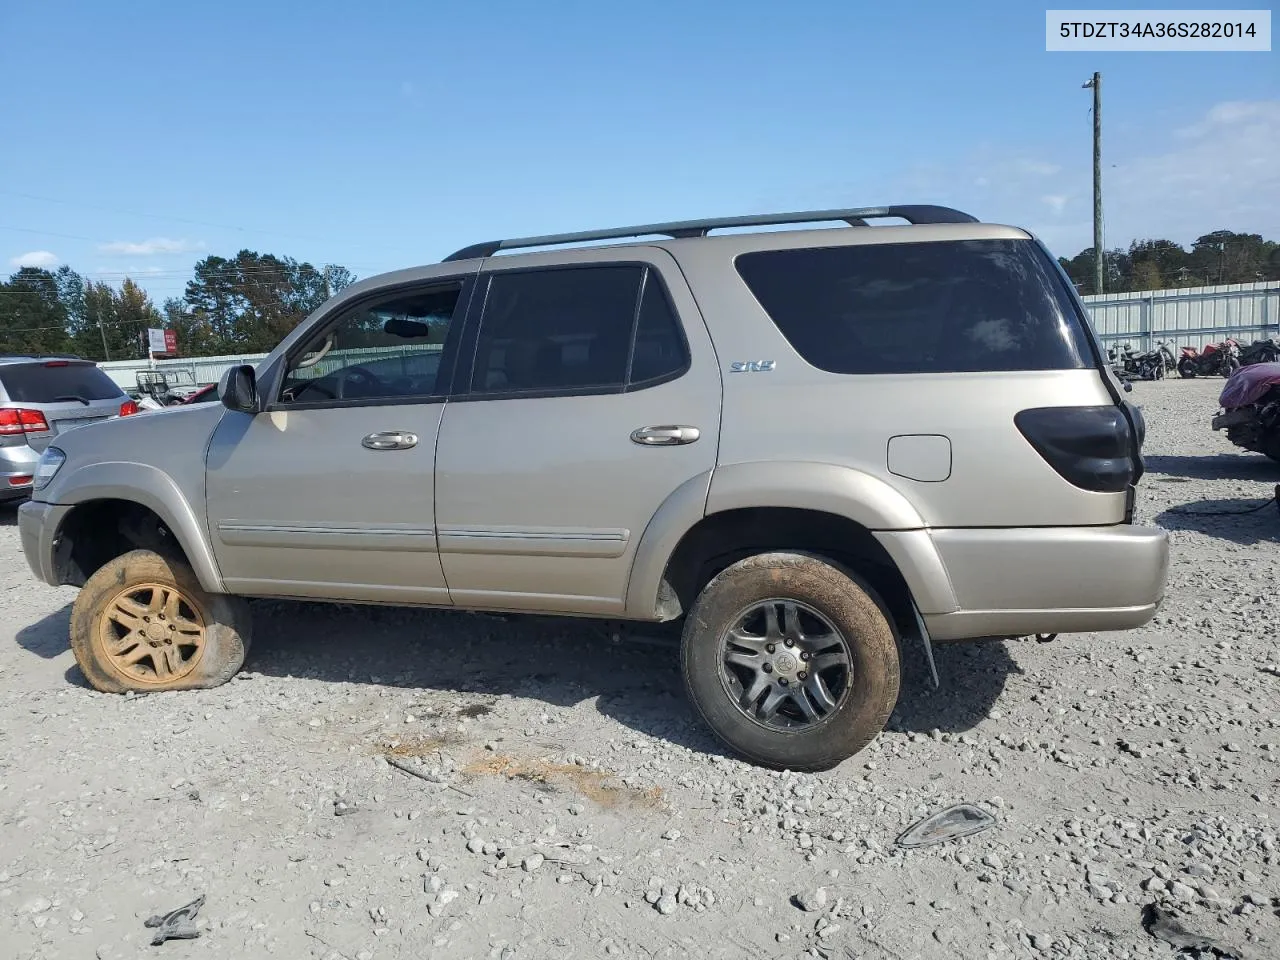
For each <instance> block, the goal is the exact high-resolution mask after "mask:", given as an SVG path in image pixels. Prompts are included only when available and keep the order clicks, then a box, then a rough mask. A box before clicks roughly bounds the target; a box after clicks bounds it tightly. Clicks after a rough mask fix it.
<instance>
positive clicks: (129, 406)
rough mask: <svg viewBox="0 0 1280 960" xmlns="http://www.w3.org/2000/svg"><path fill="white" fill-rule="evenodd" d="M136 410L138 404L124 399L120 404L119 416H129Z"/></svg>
mask: <svg viewBox="0 0 1280 960" xmlns="http://www.w3.org/2000/svg"><path fill="white" fill-rule="evenodd" d="M137 412H138V405H137V404H136V403H134V402H133V401H132V400H126V401H125V402H124V403H122V404H120V416H122V417H131V416H133V415H134V414H135V413H137Z"/></svg>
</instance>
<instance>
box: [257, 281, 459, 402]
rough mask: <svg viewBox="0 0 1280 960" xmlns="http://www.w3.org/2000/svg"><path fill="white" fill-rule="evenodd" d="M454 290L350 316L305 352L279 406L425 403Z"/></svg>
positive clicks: (372, 306) (397, 299)
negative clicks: (415, 399)
mask: <svg viewBox="0 0 1280 960" xmlns="http://www.w3.org/2000/svg"><path fill="white" fill-rule="evenodd" d="M461 293H462V284H461V283H454V284H449V285H447V286H439V287H432V288H430V289H428V290H417V291H413V292H409V293H399V294H396V295H395V296H392V297H388V298H386V299H384V300H375V301H372V302H369V303H365V304H363V305H362V306H360V307H357V308H354V309H352V310H351V311H350V312H349V313H347V314H346V315H344V316H343V317H342V319H340V320H339V321H338V322H337V324H336V325H334V326H332V327H329V328H328V329H327V331H326V332H325V333H323V334H320V335H317V336H316V337H315V338H314V339H313V340H312V341H311V342H310V343H308V344H307V346H306V348H305V350H304V351H303V353H302V354H301V355H300V356H298V357H297V359H295V360H294V361H293V362H292V364H291V365H290V367H289V370H288V372H287V373H286V374H285V379H284V385H283V387H282V388H281V390H280V402H281V403H283V404H290V403H297V404H303V403H324V404H332V403H334V402H338V403H341V402H344V401H358V400H376V399H400V398H405V397H430V396H433V395H436V394H437V393H438V388H437V382H436V381H437V376H438V374H439V371H440V358H441V354H442V353H443V350H444V341H445V337H446V335H447V334H448V332H449V323H450V321H451V320H452V319H453V313H454V310H455V308H456V307H457V305H458V298H459V296H460V295H461Z"/></svg>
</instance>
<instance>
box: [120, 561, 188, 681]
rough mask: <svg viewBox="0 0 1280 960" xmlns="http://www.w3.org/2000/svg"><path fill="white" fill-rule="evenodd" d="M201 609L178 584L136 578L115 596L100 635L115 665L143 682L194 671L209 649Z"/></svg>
mask: <svg viewBox="0 0 1280 960" xmlns="http://www.w3.org/2000/svg"><path fill="white" fill-rule="evenodd" d="M206 629H207V628H206V626H205V622H204V617H203V616H201V613H200V610H199V609H198V608H197V607H196V606H195V604H193V603H192V602H191V600H190V599H189V598H188V597H186V596H185V595H184V594H183V593H182V591H181V590H179V589H178V588H177V587H175V586H173V585H171V584H166V583H155V582H147V583H135V584H130V585H129V586H127V587H125V588H124V589H123V590H121V591H120V592H119V593H117V594H116V595H115V596H113V597H112V598H111V599H110V600H109V601H107V604H106V606H105V608H104V610H103V612H102V614H101V616H99V618H98V636H99V640H100V642H101V644H102V650H103V652H104V653H105V654H106V656H107V659H108V660H109V661H110V663H111V667H112V668H113V669H114V670H116V671H117V672H118V673H120V674H121V675H123V676H125V677H127V678H128V679H129V680H131V681H133V682H135V683H139V684H142V685H161V684H167V683H172V682H174V681H176V680H181V679H182V678H184V677H186V676H188V675H189V674H190V673H191V672H192V671H194V670H195V668H196V667H197V666H198V665H199V663H200V658H201V656H202V655H203V653H204V648H205V639H206Z"/></svg>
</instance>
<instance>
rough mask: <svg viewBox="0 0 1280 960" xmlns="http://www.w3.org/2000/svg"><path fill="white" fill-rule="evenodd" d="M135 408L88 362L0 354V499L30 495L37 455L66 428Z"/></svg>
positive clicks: (134, 410)
mask: <svg viewBox="0 0 1280 960" xmlns="http://www.w3.org/2000/svg"><path fill="white" fill-rule="evenodd" d="M137 412H138V406H137V404H135V403H134V402H133V400H132V399H130V397H129V396H128V394H126V393H125V392H124V391H123V390H122V389H120V387H119V386H117V385H116V383H115V381H113V380H112V379H111V378H110V377H108V376H107V375H106V374H105V373H103V372H102V371H101V370H99V369H98V368H97V366H95V365H94V364H93V363H92V362H90V361H88V360H81V359H80V358H78V357H62V356H26V355H22V356H0V501H5V500H17V499H21V498H24V497H26V496H28V495H29V494H30V493H31V484H32V477H33V476H34V475H35V470H36V464H37V463H38V462H39V460H40V454H41V453H42V452H44V449H45V448H46V447H47V446H49V444H50V443H51V442H52V441H53V440H54V439H55V438H56V437H59V436H61V435H62V434H64V433H66V432H67V431H68V430H70V429H71V428H72V427H79V426H84V425H85V424H88V423H95V422H97V421H100V420H109V419H111V418H112V417H120V416H128V415H130V414H133V413H137Z"/></svg>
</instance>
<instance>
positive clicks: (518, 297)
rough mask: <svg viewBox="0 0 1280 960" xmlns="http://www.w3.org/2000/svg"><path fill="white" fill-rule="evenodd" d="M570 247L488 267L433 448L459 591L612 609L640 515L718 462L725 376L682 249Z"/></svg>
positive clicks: (476, 598) (440, 517)
mask: <svg viewBox="0 0 1280 960" xmlns="http://www.w3.org/2000/svg"><path fill="white" fill-rule="evenodd" d="M576 256H578V257H580V258H581V259H582V260H583V261H585V262H578V263H575V264H574V265H572V266H565V265H563V264H562V263H561V264H556V263H554V261H553V260H550V259H548V258H547V257H546V256H545V255H541V256H540V255H533V256H531V257H521V258H520V260H519V261H518V263H519V264H520V265H519V266H512V265H510V261H505V262H504V260H503V259H502V258H496V259H493V260H490V261H487V262H486V265H485V268H484V270H482V272H481V279H480V285H479V287H478V289H477V295H476V303H477V304H478V305H482V306H480V308H479V309H478V310H477V311H476V313H478V314H479V319H478V325H477V324H476V323H475V322H474V321H473V322H472V323H470V324H469V326H470V327H471V328H472V329H470V330H469V332H468V336H467V338H466V340H465V341H464V351H465V352H464V354H463V357H465V358H466V361H468V362H463V361H462V360H460V362H459V377H458V386H457V388H456V392H455V395H454V396H453V397H451V399H450V402H449V404H448V406H447V407H446V408H445V410H444V416H443V420H442V422H441V428H440V442H439V447H438V452H437V462H436V510H437V523H438V527H439V540H440V551H441V562H442V564H443V568H444V574H445V578H446V579H447V580H448V583H449V592H450V595H451V596H452V597H453V600H454V602H455V603H456V604H458V605H460V606H475V607H490V608H499V609H501V608H508V609H510V608H517V609H537V610H547V611H560V612H567V613H605V614H607V613H616V612H619V611H621V610H622V609H623V606H624V601H625V594H626V586H627V581H628V578H629V575H630V570H631V563H632V559H633V558H634V556H635V551H636V547H637V545H638V544H639V542H640V538H641V536H642V535H643V533H644V531H645V528H646V527H647V525H648V524H649V522H650V520H651V519H652V518H653V516H654V514H655V513H656V512H657V510H658V508H659V507H660V506H661V505H662V503H663V501H664V500H666V499H667V497H668V496H670V495H671V493H672V492H673V491H675V490H676V488H678V487H680V486H681V485H682V484H683V483H685V482H686V481H688V480H690V479H693V478H699V477H701V478H702V481H703V482H707V483H709V480H710V473H711V470H712V468H713V467H714V466H715V462H716V444H717V439H718V435H719V426H720V424H719V421H720V375H719V370H718V367H717V365H716V362H715V357H714V353H713V350H712V346H711V341H710V337H709V336H708V334H707V331H706V327H705V325H704V324H703V322H702V318H701V315H700V314H699V312H698V310H697V307H696V305H695V304H694V301H693V297H692V296H691V294H690V292H689V289H688V287H687V286H686V284H685V282H684V279H683V277H682V276H681V274H680V272H679V270H678V269H677V267H676V265H675V262H674V261H673V260H672V259H671V257H670V255H669V254H668V253H666V252H665V251H663V250H661V249H657V248H648V249H644V250H628V251H627V259H626V261H625V262H619V259H618V254H617V253H616V252H614V251H598V252H597V251H591V252H586V253H582V254H578V255H576ZM531 264H532V266H531ZM543 264H545V265H543Z"/></svg>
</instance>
